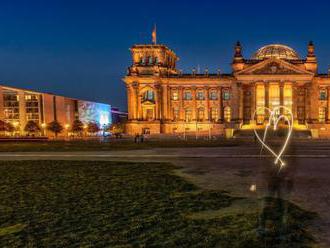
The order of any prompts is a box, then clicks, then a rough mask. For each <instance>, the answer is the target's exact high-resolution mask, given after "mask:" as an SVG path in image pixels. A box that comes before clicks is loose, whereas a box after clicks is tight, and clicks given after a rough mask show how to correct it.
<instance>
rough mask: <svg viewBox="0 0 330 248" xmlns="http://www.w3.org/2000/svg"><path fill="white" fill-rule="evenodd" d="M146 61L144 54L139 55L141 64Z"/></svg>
mask: <svg viewBox="0 0 330 248" xmlns="http://www.w3.org/2000/svg"><path fill="white" fill-rule="evenodd" d="M145 63H146V57H145V56H143V57H141V64H143V65H144V64H145Z"/></svg>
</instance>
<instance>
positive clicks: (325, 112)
mask: <svg viewBox="0 0 330 248" xmlns="http://www.w3.org/2000/svg"><path fill="white" fill-rule="evenodd" d="M131 53H132V65H131V66H130V67H129V68H128V73H127V75H126V76H125V78H124V79H123V80H124V82H125V83H126V87H127V96H128V124H127V132H128V133H130V134H135V133H141V132H142V133H143V132H148V133H149V132H150V133H154V134H158V133H169V134H171V133H177V132H185V131H194V130H198V131H203V130H204V131H206V130H211V131H212V132H213V133H220V134H221V133H223V132H224V130H225V128H231V129H234V130H239V129H249V128H254V127H256V125H258V126H259V127H263V126H264V125H265V123H267V118H268V113H266V111H264V110H262V107H268V108H270V109H272V108H274V107H276V106H279V105H284V106H286V107H287V108H288V109H290V110H291V111H292V113H293V116H294V126H295V128H300V129H310V130H312V131H313V132H312V133H313V134H314V136H318V135H320V136H329V135H330V111H329V109H330V98H329V95H330V75H329V74H320V73H318V63H317V58H316V56H315V53H314V45H313V43H312V42H310V43H309V44H308V47H307V51H306V54H307V55H306V57H304V58H302V57H300V56H299V55H298V53H297V52H296V51H295V50H293V49H292V48H290V47H288V46H285V45H281V44H271V45H267V46H264V47H262V48H260V49H259V50H258V51H256V52H255V54H253V56H252V57H251V58H249V59H247V58H244V57H243V54H242V46H241V44H240V43H239V42H237V44H236V45H235V49H234V56H233V60H232V72H231V73H229V74H223V73H222V72H221V71H220V70H218V71H217V73H214V74H211V73H209V71H208V70H205V71H204V72H203V73H197V72H196V70H195V69H194V70H193V71H192V73H189V74H185V73H182V72H181V71H180V70H178V69H177V67H176V63H177V61H178V60H179V58H178V57H177V55H176V54H175V53H174V52H173V51H172V50H171V49H169V48H168V47H167V46H165V45H159V44H150V45H134V46H133V47H132V48H131ZM259 107H260V108H259ZM256 109H258V111H257V113H256V115H255V117H254V112H255V111H256ZM283 112H285V110H283ZM283 114H285V113H283Z"/></svg>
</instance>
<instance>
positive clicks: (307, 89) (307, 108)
mask: <svg viewBox="0 0 330 248" xmlns="http://www.w3.org/2000/svg"><path fill="white" fill-rule="evenodd" d="M310 90H311V89H310V84H305V86H304V92H305V120H306V121H307V123H310V122H311V112H310Z"/></svg>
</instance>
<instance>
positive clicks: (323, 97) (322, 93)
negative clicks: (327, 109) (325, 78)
mask: <svg viewBox="0 0 330 248" xmlns="http://www.w3.org/2000/svg"><path fill="white" fill-rule="evenodd" d="M320 100H321V101H325V100H327V91H326V90H320Z"/></svg>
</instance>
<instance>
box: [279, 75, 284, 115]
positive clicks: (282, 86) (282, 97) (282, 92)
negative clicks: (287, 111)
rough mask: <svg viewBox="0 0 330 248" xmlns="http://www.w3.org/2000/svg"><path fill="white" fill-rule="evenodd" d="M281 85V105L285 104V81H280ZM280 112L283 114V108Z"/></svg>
mask: <svg viewBox="0 0 330 248" xmlns="http://www.w3.org/2000/svg"><path fill="white" fill-rule="evenodd" d="M279 87H280V105H281V106H284V82H282V81H281V82H280V83H279ZM280 113H281V114H283V113H284V111H283V108H281V109H280Z"/></svg>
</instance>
